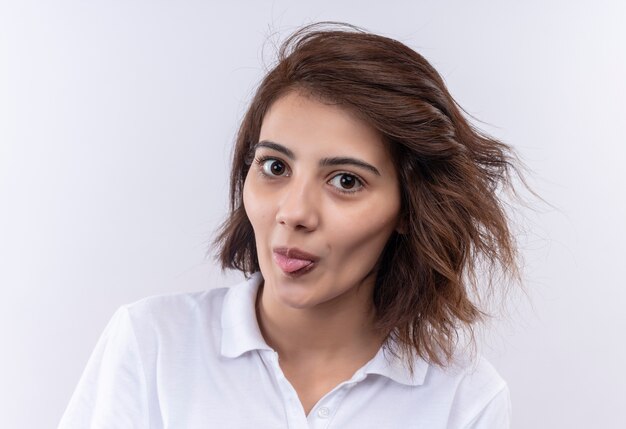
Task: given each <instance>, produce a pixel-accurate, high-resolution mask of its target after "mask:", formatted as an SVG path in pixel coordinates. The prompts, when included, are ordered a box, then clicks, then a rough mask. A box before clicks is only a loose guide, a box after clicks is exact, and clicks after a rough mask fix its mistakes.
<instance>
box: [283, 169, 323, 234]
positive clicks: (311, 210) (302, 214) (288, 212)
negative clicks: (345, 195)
mask: <svg viewBox="0 0 626 429" xmlns="http://www.w3.org/2000/svg"><path fill="white" fill-rule="evenodd" d="M283 191H284V193H283V195H282V198H281V199H280V202H279V206H278V210H277V212H276V222H277V223H279V224H280V225H284V226H286V227H288V228H291V229H294V230H302V231H314V230H315V229H316V228H317V227H318V225H319V221H320V216H319V204H318V198H317V192H316V191H315V189H314V186H313V185H312V184H311V183H306V182H305V181H304V180H295V179H292V181H291V183H289V185H287V186H285V187H284V188H283Z"/></svg>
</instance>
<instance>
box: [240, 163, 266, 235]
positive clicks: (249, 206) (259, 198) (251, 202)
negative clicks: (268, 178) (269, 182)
mask: <svg viewBox="0 0 626 429" xmlns="http://www.w3.org/2000/svg"><path fill="white" fill-rule="evenodd" d="M250 174H254V173H252V172H250V173H248V177H246V181H245V182H244V185H243V208H244V210H245V212H246V215H247V216H248V219H249V220H250V223H251V224H252V228H253V229H254V233H255V235H256V236H259V235H262V234H263V232H264V229H265V228H264V225H265V224H267V220H268V219H270V218H271V204H268V196H267V195H264V194H263V192H262V189H260V188H259V186H257V185H256V184H255V180H254V178H251V177H249V176H250Z"/></svg>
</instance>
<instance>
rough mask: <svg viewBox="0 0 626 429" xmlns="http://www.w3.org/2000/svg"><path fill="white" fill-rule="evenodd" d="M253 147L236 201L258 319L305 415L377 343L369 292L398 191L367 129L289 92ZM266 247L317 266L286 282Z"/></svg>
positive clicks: (394, 219) (383, 151) (393, 226)
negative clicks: (255, 266)
mask: <svg viewBox="0 0 626 429" xmlns="http://www.w3.org/2000/svg"><path fill="white" fill-rule="evenodd" d="M259 142H261V144H260V145H258V146H257V149H256V151H255V162H254V163H253V165H252V167H251V168H250V171H249V173H248V175H247V177H246V181H245V185H244V192H243V200H244V207H245V210H246V213H247V215H248V218H249V219H250V222H251V223H252V226H253V229H254V233H255V239H256V246H257V252H258V257H259V265H260V268H261V273H262V275H263V278H264V282H263V285H262V287H261V288H260V289H259V294H258V296H257V318H258V320H259V325H260V328H261V331H262V333H263V335H264V337H265V339H266V341H267V342H268V344H269V345H270V346H271V347H273V348H274V350H276V351H277V353H278V355H279V359H280V361H279V362H280V366H281V369H282V370H283V372H284V374H285V376H286V377H287V379H288V380H289V381H290V382H291V384H292V386H293V387H294V389H295V390H296V392H297V393H298V396H299V398H300V400H301V402H302V405H303V408H304V411H305V413H306V414H308V413H309V411H310V410H311V409H312V408H313V406H314V405H315V403H317V401H318V400H319V399H320V398H321V397H322V396H324V395H325V394H326V393H328V392H329V391H330V390H332V389H333V388H334V387H335V386H336V385H337V384H339V383H341V382H342V381H345V380H347V379H349V378H351V377H352V375H353V374H354V372H355V371H356V370H358V369H359V368H360V367H362V366H363V365H364V364H365V363H367V362H368V361H369V360H371V359H372V358H373V357H374V355H375V354H376V352H377V351H378V349H379V348H380V346H381V344H382V341H383V340H384V335H381V333H379V332H377V331H375V330H374V328H373V322H374V316H375V312H374V307H373V302H372V293H373V288H374V281H375V277H376V276H375V274H376V265H377V261H378V259H379V257H380V255H381V253H382V250H383V248H384V246H385V244H386V242H387V240H388V239H389V237H390V235H391V234H392V233H393V231H394V230H398V229H399V212H400V187H399V183H398V179H397V175H396V171H395V167H394V164H393V161H392V158H391V156H390V154H389V152H388V150H387V148H386V146H385V144H384V143H383V141H382V139H381V137H380V135H379V134H378V133H377V132H376V130H374V129H373V128H372V127H370V126H369V125H368V124H366V123H365V122H363V121H361V120H359V119H358V118H356V117H355V116H354V115H352V114H351V113H350V112H349V111H347V110H345V109H344V108H341V107H339V106H336V105H330V104H325V103H322V102H320V101H318V100H315V99H313V98H310V97H307V96H304V95H302V94H300V93H298V92H290V93H288V94H286V95H284V96H283V97H281V98H279V99H278V100H277V101H276V102H275V103H274V104H273V105H272V106H271V108H270V109H269V111H268V112H267V114H266V116H265V118H264V121H263V124H262V127H261V132H260V137H259ZM272 144H274V145H276V144H277V145H279V146H273V147H267V146H272ZM285 151H289V152H290V154H289V155H287V154H285V153H284V152H285ZM333 157H343V158H353V159H357V160H359V161H362V162H365V163H367V164H369V165H371V166H373V167H374V168H375V169H376V170H377V171H378V174H376V173H375V172H373V171H371V170H370V169H367V168H364V167H362V166H358V165H353V164H350V163H347V162H343V161H342V163H341V164H339V165H320V160H322V159H324V158H333ZM262 158H266V159H265V160H263V159H262ZM342 191H355V192H352V193H345V192H342ZM275 247H297V248H299V249H301V250H303V251H305V252H308V253H311V254H314V255H316V256H318V257H319V258H320V259H319V261H317V262H316V266H315V268H314V269H312V270H311V271H309V272H308V273H306V274H304V275H303V276H300V277H297V278H293V277H291V276H289V275H286V274H285V273H284V272H283V270H282V269H281V268H280V267H279V266H278V264H277V263H276V262H275V260H274V258H273V254H272V249H274V248H275Z"/></svg>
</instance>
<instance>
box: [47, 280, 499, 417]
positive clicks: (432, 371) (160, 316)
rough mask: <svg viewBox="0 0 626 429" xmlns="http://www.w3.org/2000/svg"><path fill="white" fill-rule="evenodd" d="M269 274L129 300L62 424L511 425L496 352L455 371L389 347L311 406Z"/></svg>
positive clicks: (116, 316) (103, 338)
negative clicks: (268, 326)
mask: <svg viewBox="0 0 626 429" xmlns="http://www.w3.org/2000/svg"><path fill="white" fill-rule="evenodd" d="M261 280H262V278H261V275H260V273H256V274H254V275H253V276H251V278H250V279H248V280H247V281H244V282H242V283H241V284H239V285H236V286H234V287H232V288H221V289H212V290H209V291H206V292H198V293H187V294H176V295H168V296H158V297H151V298H146V299H143V300H141V301H138V302H136V303H134V304H130V305H126V306H123V307H121V308H120V309H119V310H118V311H117V312H116V313H115V314H114V316H113V318H112V319H111V321H110V322H109V324H108V325H107V327H106V329H105V330H104V332H103V334H102V336H101V338H100V340H99V341H98V343H97V345H96V348H95V350H94V351H93V354H92V356H91V358H90V359H89V362H88V364H87V367H86V369H85V371H84V373H83V375H82V377H81V379H80V382H79V384H78V386H77V388H76V391H75V392H74V395H73V396H72V399H71V401H70V403H69V405H68V407H67V409H66V411H65V414H64V415H63V418H62V420H61V423H60V425H59V428H60V429H70V428H71V429H78V428H80V429H84V428H111V429H124V428H129V429H130V428H133V429H135V428H153V429H157V428H176V429H196V428H197V429H200V428H202V429H210V428H220V429H228V428H242V429H244V428H245V429H250V428H268V429H269V428H276V429H278V428H293V429H296V428H298V429H305V428H315V429H322V428H328V429H330V428H337V429H345V428H356V429H368V428H372V429H383V428H416V429H417V428H424V429H439V428H441V429H444V428H445V429H454V428H459V429H461V428H463V429H466V428H474V429H479V428H480V429H487V428H488V429H502V428H508V427H509V415H510V402H509V392H508V389H507V386H506V384H505V382H504V381H503V380H502V378H500V376H499V375H498V374H497V373H496V371H495V370H494V369H493V368H492V366H491V365H490V364H489V363H488V362H486V361H485V360H484V359H482V358H479V359H477V361H476V362H474V363H473V364H472V365H462V364H461V365H456V366H455V367H454V368H452V369H448V370H442V369H441V368H439V367H436V366H432V365H428V364H427V363H425V362H424V361H422V360H418V361H417V362H416V364H415V369H414V374H413V376H411V375H410V373H409V372H408V371H407V370H406V369H405V367H404V366H403V365H402V363H401V362H400V361H398V360H397V359H394V358H393V357H391V356H390V355H389V353H384V349H383V348H381V350H380V351H379V352H378V354H377V355H376V356H375V357H374V358H373V359H372V360H371V361H369V362H368V363H367V364H365V365H364V366H363V367H362V368H361V369H359V370H358V371H356V372H355V374H354V375H353V376H352V378H351V379H350V380H346V381H345V382H343V383H341V384H339V385H338V386H336V387H335V388H334V389H333V390H332V391H330V392H329V393H328V394H326V395H325V396H324V397H323V398H322V399H320V401H319V402H318V403H317V404H316V405H315V406H314V407H313V409H312V410H311V412H310V413H309V415H308V416H307V415H305V413H304V409H303V408H302V405H301V403H300V401H299V400H298V397H297V394H296V392H295V390H294V389H293V387H292V386H291V384H290V383H289V381H288V380H287V379H286V378H285V376H284V375H283V372H282V371H281V369H280V366H279V365H278V355H277V353H276V352H275V351H274V350H272V349H271V348H270V347H269V346H268V345H267V344H266V342H265V340H264V339H263V337H262V335H261V332H260V330H259V327H258V324H257V320H256V313H255V297H256V292H257V289H258V286H259V284H260V282H261Z"/></svg>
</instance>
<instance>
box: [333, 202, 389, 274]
mask: <svg viewBox="0 0 626 429" xmlns="http://www.w3.org/2000/svg"><path fill="white" fill-rule="evenodd" d="M380 207H381V206H378V207H369V208H368V209H364V210H361V211H360V213H355V214H354V215H353V216H350V217H346V218H343V221H342V222H340V223H337V224H336V225H335V228H333V229H334V231H333V234H332V236H333V237H334V239H333V242H334V244H335V250H336V251H338V254H340V255H341V258H340V259H341V261H337V262H338V263H342V261H345V260H347V259H350V260H351V261H359V262H360V263H363V264H365V265H368V266H371V265H373V264H374V263H375V262H376V261H377V260H378V257H379V256H380V254H381V252H382V250H383V248H384V247H385V244H386V243H387V240H388V239H389V237H390V236H391V234H392V233H393V231H394V229H395V227H396V220H397V212H398V211H399V209H398V210H396V207H388V206H387V207H386V208H387V210H385V211H378V212H377V211H376V210H375V208H378V209H380Z"/></svg>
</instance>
